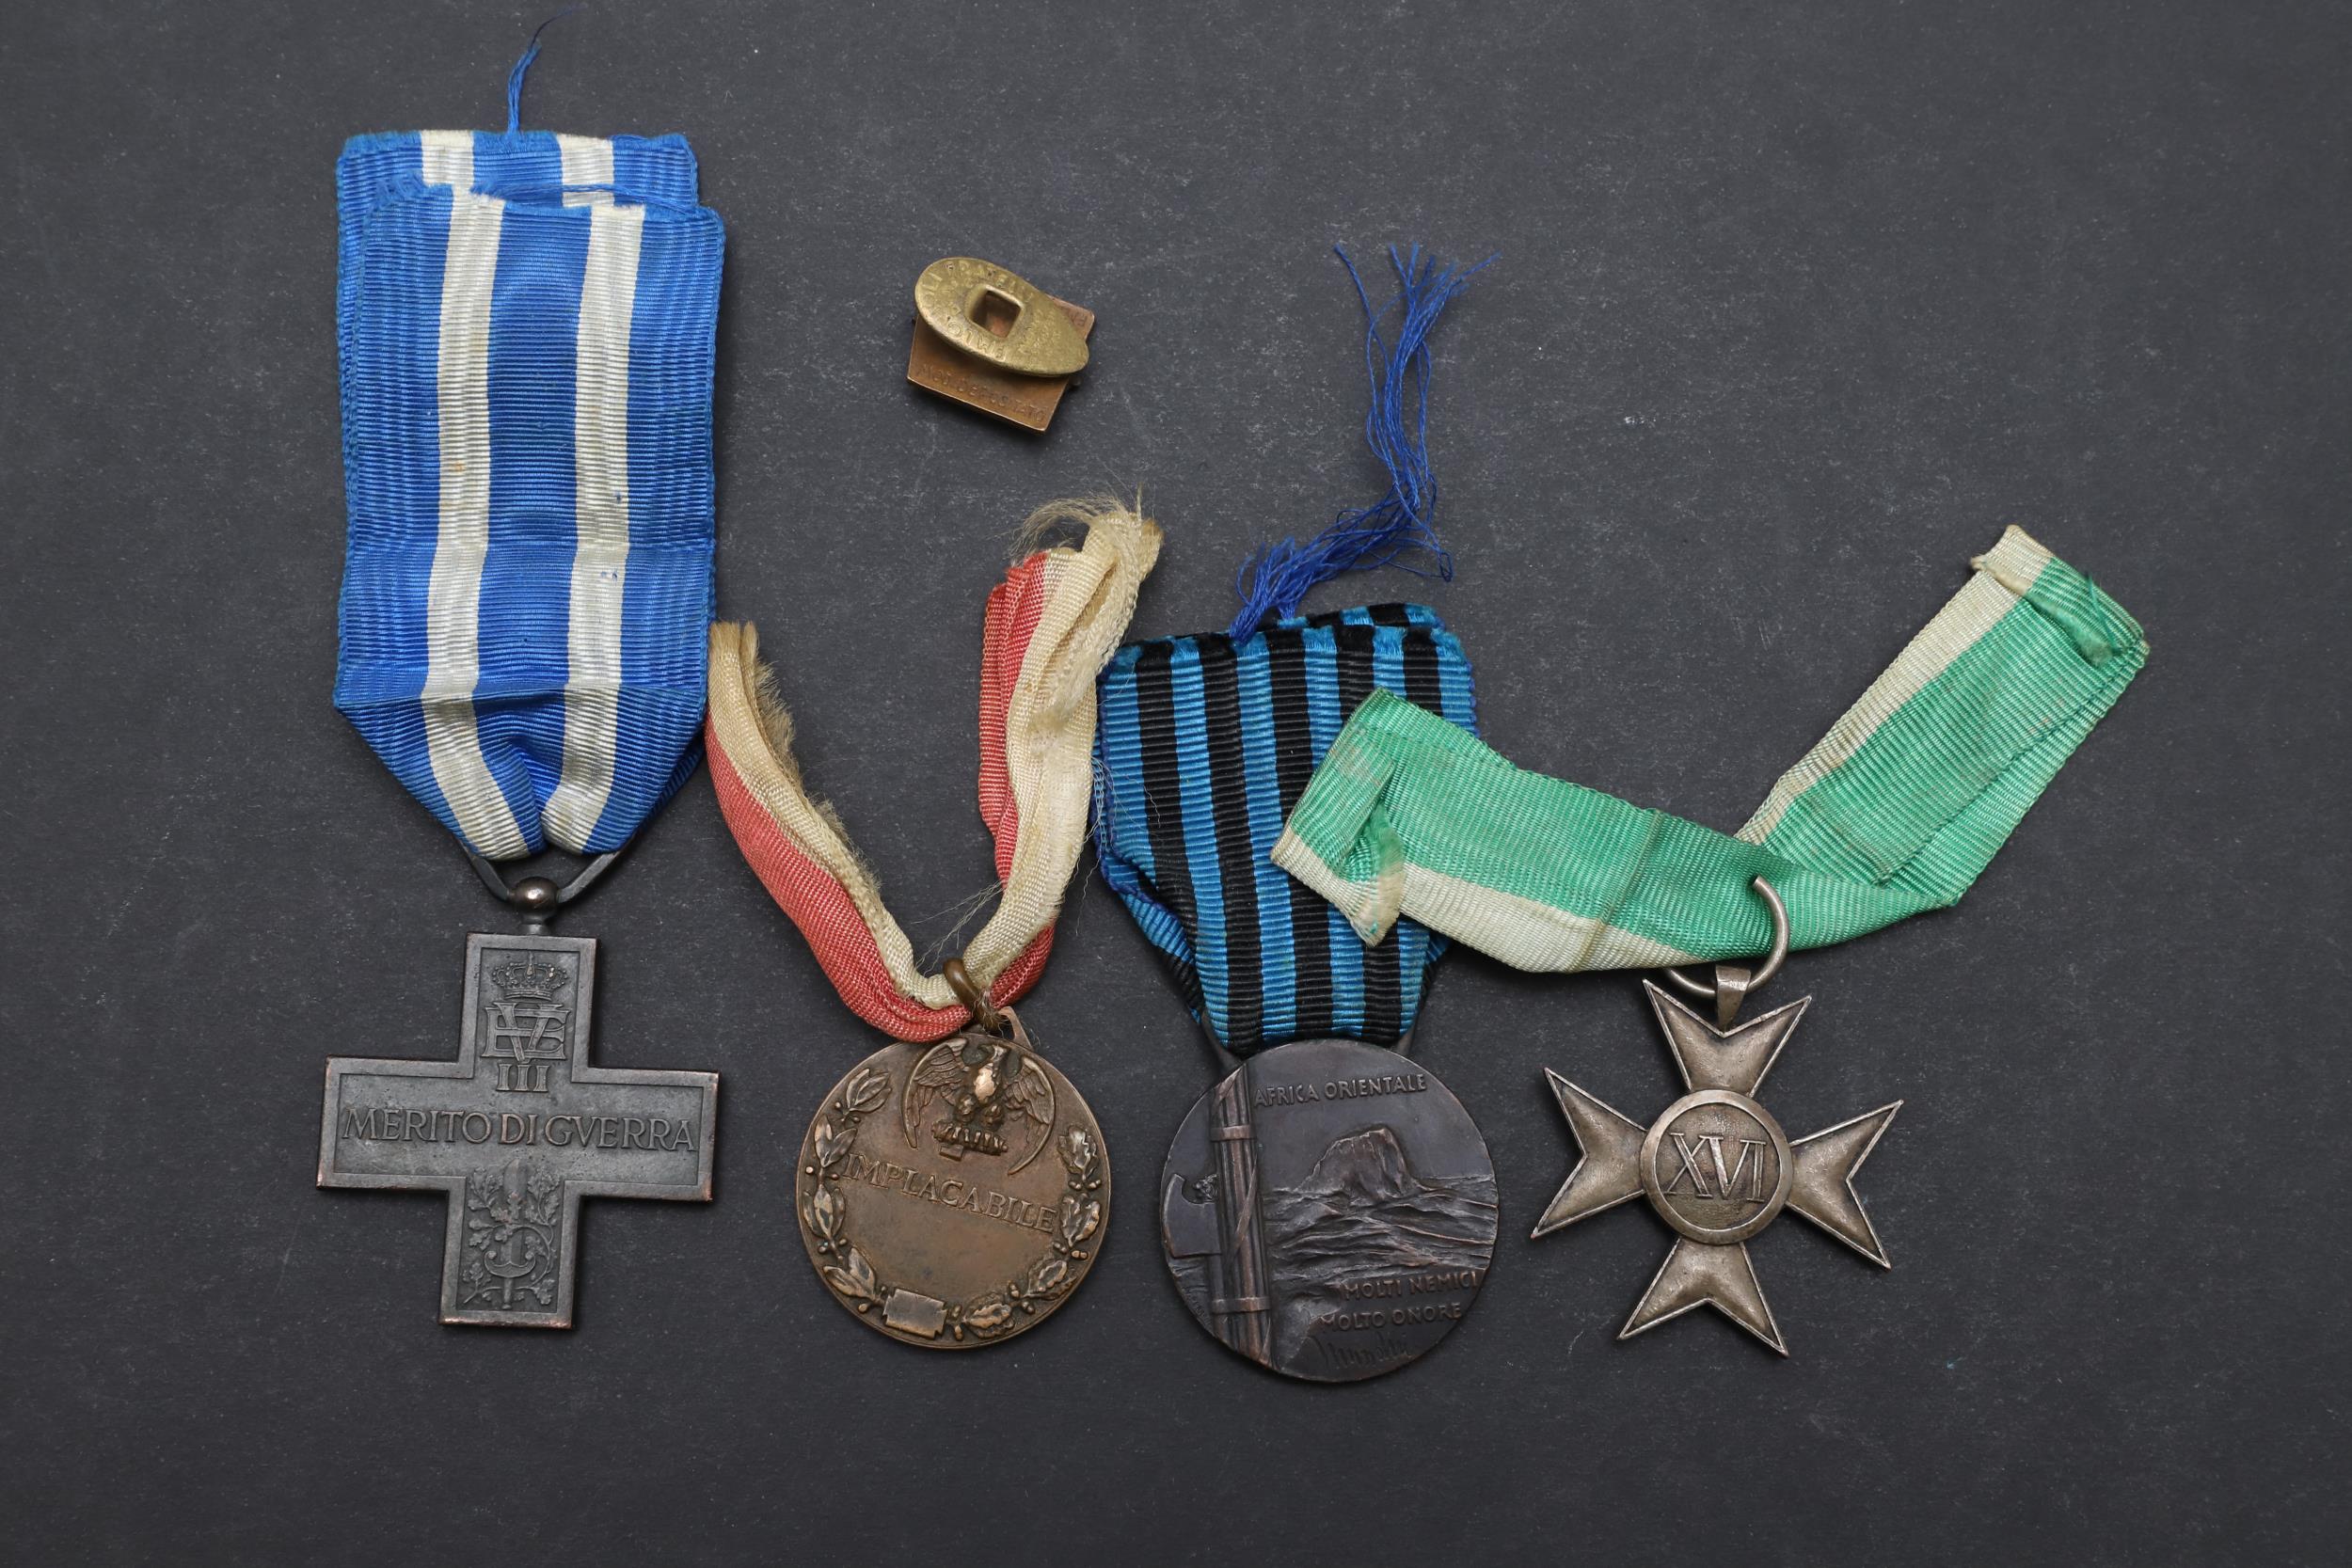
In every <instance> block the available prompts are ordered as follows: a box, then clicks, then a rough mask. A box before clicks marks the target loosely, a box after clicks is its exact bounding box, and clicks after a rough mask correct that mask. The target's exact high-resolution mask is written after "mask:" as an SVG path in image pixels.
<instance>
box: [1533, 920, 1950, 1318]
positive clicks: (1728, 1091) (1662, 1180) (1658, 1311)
mask: <svg viewBox="0 0 2352 1568" xmlns="http://www.w3.org/2000/svg"><path fill="white" fill-rule="evenodd" d="M1755 886H1756V891H1757V892H1758V893H1760V894H1762V895H1764V898H1765V900H1766V901H1767V902H1768V903H1769V904H1770V905H1771V906H1772V926H1773V944H1772V953H1771V955H1770V956H1769V957H1768V958H1766V959H1765V961H1764V963H1763V965H1762V966H1761V967H1760V968H1758V969H1757V970H1756V971H1755V972H1754V974H1750V973H1749V972H1748V970H1747V969H1746V968H1745V966H1742V965H1732V964H1724V965H1720V966H1718V969H1717V973H1716V976H1715V980H1714V983H1713V984H1712V985H1708V984H1706V983H1704V982H1700V981H1697V980H1693V979H1692V977H1691V976H1689V975H1687V974H1682V973H1681V972H1680V971H1679V970H1673V969H1670V970H1668V971H1666V974H1667V975H1668V976H1669V977H1670V978H1671V979H1673V980H1674V981H1675V983H1676V984H1677V985H1679V986H1682V987H1684V988H1686V989H1688V990H1692V991H1694V992H1701V993H1704V994H1706V995H1708V996H1711V997H1712V998H1713V999H1714V1002H1715V1017H1716V1022H1715V1023H1713V1024H1709V1023H1708V1022H1707V1021H1706V1020H1704V1019H1702V1018H1701V1017H1699V1015H1698V1014H1697V1013H1694V1012H1692V1010H1691V1009H1690V1008H1689V1007H1687V1006H1684V1005H1683V1004H1682V1003H1680V1002H1678V1001H1677V1000H1676V999H1675V998H1674V997H1673V996H1672V995H1670V994H1668V993H1667V992H1666V991H1665V990H1663V989H1661V987H1660V986H1659V985H1658V984H1657V983H1656V982H1655V981H1652V980H1644V981H1643V982H1642V990H1644V991H1645V993H1647V995H1648V997H1649V1002H1650V1006H1651V1008H1652V1009H1653V1010H1654V1011H1655V1012H1656V1013H1657V1015H1658V1022H1659V1026H1660V1027H1661V1029H1663V1030H1664V1031H1665V1034H1666V1043H1667V1045H1668V1046H1669V1047H1670V1048H1671V1049H1672V1051H1673V1053H1674V1058H1675V1065H1676V1067H1677V1068H1678V1069H1681V1073H1682V1083H1683V1086H1684V1087H1685V1088H1686V1089H1688V1090H1689V1091H1690V1092H1689V1093H1688V1094H1686V1095H1684V1096H1683V1097H1682V1098H1681V1099H1680V1100H1677V1101H1675V1102H1674V1103H1673V1104H1672V1105H1669V1106H1667V1107H1666V1109H1665V1111H1664V1112H1663V1113H1661V1115H1660V1116H1659V1117H1658V1119H1657V1120H1656V1121H1654V1122H1652V1123H1651V1124H1650V1126H1649V1128H1648V1131H1647V1132H1644V1130H1643V1128H1642V1127H1641V1125H1640V1124H1639V1123H1637V1122H1633V1121H1630V1120H1629V1119H1627V1118H1626V1117H1624V1116H1623V1115H1621V1114H1619V1113H1618V1112H1617V1111H1615V1110H1614V1109H1613V1108H1612V1107H1610V1106H1609V1105H1607V1104H1606V1103H1604V1102H1603V1101H1600V1100H1599V1099H1597V1098H1596V1097H1595V1096H1593V1095H1591V1094H1588V1093H1587V1092H1585V1091H1584V1090H1583V1089H1581V1088H1579V1087H1577V1086H1576V1085H1574V1084H1571V1083H1569V1082H1568V1081H1567V1080H1566V1079H1565V1078H1563V1077H1561V1076H1560V1075H1559V1074H1558V1073H1556V1072H1554V1071H1552V1070H1551V1069H1549V1068H1546V1069H1544V1077H1545V1078H1546V1079H1547V1080H1549V1083H1550V1085H1551V1092H1552V1094H1553V1095H1554V1096H1555V1097H1556V1098H1557V1099H1558V1100H1559V1101H1560V1114H1561V1115H1562V1116H1564V1117H1567V1120H1568V1126H1569V1128H1570V1129H1571V1130H1572V1131H1573V1132H1575V1134H1576V1142H1577V1147H1578V1148H1579V1149H1580V1150H1581V1158H1580V1159H1579V1160H1578V1161H1577V1164H1576V1168H1575V1169H1574V1170H1571V1171H1570V1172H1569V1173H1568V1179H1567V1180H1565V1181H1564V1182H1562V1183H1561V1185H1560V1191H1559V1193H1558V1194H1557V1195H1556V1196H1554V1197H1553V1198H1552V1200H1551V1203H1550V1206H1549V1208H1547V1209H1545V1211H1544V1216H1543V1218H1542V1219H1540V1220H1538V1221H1537V1222H1536V1225H1535V1231H1534V1234H1535V1235H1536V1236H1537V1237H1538V1238H1541V1237H1544V1236H1549V1234H1551V1233H1552V1232H1553V1231H1555V1230H1557V1229H1559V1228H1560V1227H1563V1226H1566V1225H1573V1224H1575V1223H1576V1222H1577V1221H1578V1220H1581V1219H1584V1218H1586V1217H1588V1216H1590V1215H1593V1214H1597V1213H1599V1212H1601V1211H1602V1210H1604V1209H1613V1208H1615V1207H1616V1206H1617V1205H1618V1204H1620V1203H1624V1202H1626V1201H1628V1200H1629V1199H1631V1198H1634V1197H1646V1198H1648V1199H1649V1203H1650V1207H1651V1208H1652V1209H1653V1210H1655V1211H1657V1213H1658V1216H1659V1218H1661V1219H1662V1220H1664V1221H1665V1222H1666V1223H1667V1224H1668V1225H1669V1226H1671V1227H1674V1229H1675V1231H1676V1233H1677V1234H1676V1240H1675V1243H1674V1246H1673V1248H1672V1249H1671V1250H1670V1251H1668V1252H1667V1254H1666V1259H1665V1261H1664V1262H1663V1263H1661V1264H1660V1265H1659V1269H1658V1274H1657V1276H1656V1277H1655V1278H1653V1279H1652V1280H1651V1281H1650V1285H1649V1289H1648V1290H1647V1291H1645V1292H1644V1293H1643V1296H1642V1299H1641V1301H1640V1302H1639V1303H1637V1304H1636V1305H1635V1307H1634V1308H1633V1315H1632V1316H1631V1317H1630V1318H1628V1319H1627V1320H1626V1324H1625V1327H1624V1329H1623V1330H1622V1331H1620V1332H1619V1333H1618V1335H1617V1338H1620V1339H1629V1338H1632V1337H1633V1336H1634V1335H1636V1334H1639V1333H1641V1332H1643V1331H1644V1330H1645V1329H1650V1328H1655V1327H1657V1326H1658V1325H1659V1324H1660V1323H1664V1322H1666V1321H1667V1320H1668V1319H1670V1318H1678V1317H1680V1316H1681V1315H1682V1314H1683V1313H1685V1312H1688V1311H1691V1310H1692V1309H1693V1308H1695V1307H1706V1306H1712V1307H1715V1309H1716V1310H1718V1311H1720V1312H1722V1313H1723V1314H1724V1316H1725V1317H1728V1318H1729V1319H1731V1321H1732V1322H1734V1323H1738V1324H1739V1325H1740V1327H1741V1328H1744V1329H1746V1330H1747V1331H1748V1332H1749V1333H1751V1334H1753V1335H1755V1336H1756V1338H1759V1339H1761V1340H1763V1341H1764V1342H1765V1343H1766V1344H1768V1345H1770V1346H1772V1349H1774V1350H1776V1351H1778V1352H1780V1353H1781V1354H1783V1355H1786V1354H1788V1345H1787V1344H1785V1343H1783V1342H1782V1339H1781V1337H1780V1325H1779V1324H1778V1323H1775V1322H1774V1321H1773V1320H1772V1308H1771V1307H1767V1306H1766V1305H1765V1304H1764V1291H1763V1289H1762V1287H1760V1286H1759V1285H1757V1283H1756V1269H1755V1267H1754V1265H1753V1264H1751V1263H1750V1261H1749V1260H1748V1249H1747V1243H1748V1241H1749V1240H1750V1239H1751V1238H1752V1237H1754V1236H1756V1235H1757V1234H1759V1233H1760V1232H1762V1231H1763V1230H1764V1229H1765V1228H1766V1227H1768V1226H1770V1225H1771V1224H1772V1221H1773V1220H1775V1219H1777V1218H1779V1217H1780V1213H1781V1212H1782V1210H1783V1209H1787V1210H1789V1211H1791V1212H1795V1213H1799V1214H1803V1215H1804V1217H1805V1218H1806V1219H1809V1220H1811V1221H1812V1222H1813V1223H1814V1224H1816V1225H1818V1226H1820V1227H1821V1228H1822V1229H1824V1230H1826V1231H1828V1232H1829V1233H1830V1234H1831V1235H1833V1236H1835V1237H1836V1238H1837V1239H1838V1240H1839V1241H1841V1242H1843V1243H1846V1244H1847V1245H1848V1246H1850V1247H1851V1248H1853V1249H1854V1250H1855V1251H1856V1252H1858V1253H1860V1254H1862V1256H1863V1257H1865V1258H1867V1259H1869V1260H1870V1261H1871V1262H1873V1263H1876V1264H1877V1265H1879V1267H1881V1268H1886V1267H1888V1266H1889V1264H1888V1262H1887V1259H1886V1249H1885V1248H1884V1247H1883V1246H1881V1245H1880V1244H1879V1238H1878V1232H1877V1231H1876V1230H1874V1229H1872V1228H1871V1226H1870V1218H1869V1216H1868V1215H1867V1214H1866V1213H1865V1212H1863V1209H1862V1199H1861V1197H1860V1196H1858V1195H1857V1194H1856V1193H1855V1192H1854V1189H1853V1178H1854V1173H1855V1172H1856V1171H1858V1170H1860V1169H1861V1168H1862V1163H1863V1162H1864V1161H1865V1160H1867V1159H1868V1158H1869V1157H1870V1151H1871V1150H1872V1149H1873V1148H1877V1147H1878V1141H1879V1139H1880V1137H1881V1136H1882V1135H1883V1134H1884V1132H1886V1129H1887V1125H1888V1124H1889V1123H1890V1122H1892V1121H1893V1120H1894V1119H1895V1113H1896V1112H1898V1111H1899V1110H1901V1109H1902V1106H1903V1102H1902V1101H1899V1100H1898V1101H1895V1102H1894V1103H1893V1104H1891V1105H1883V1106H1881V1107H1879V1109H1877V1110H1875V1111H1872V1112H1869V1113H1868V1114H1867V1115H1864V1116H1859V1117H1854V1118H1852V1119H1851V1120H1850V1121H1844V1122H1840V1123H1838V1124H1837V1125H1836V1126H1835V1127H1832V1128H1829V1129H1827V1130H1826V1131H1823V1132H1816V1133H1814V1134H1813V1135H1812V1136H1811V1137H1807V1138H1797V1139H1794V1140H1791V1139H1790V1138H1789V1137H1788V1134H1787V1133H1785V1132H1782V1131H1781V1130H1780V1123H1779V1122H1778V1121H1777V1120H1775V1119H1773V1117H1772V1113H1771V1112H1770V1111H1767V1110H1766V1109H1765V1108H1764V1107H1763V1106H1762V1105H1761V1104H1759V1103H1758V1102H1757V1101H1756V1098H1755V1097H1756V1091H1757V1089H1758V1088H1759V1087H1761V1085H1763V1082H1764V1075H1765V1074H1766V1073H1767V1072H1770V1071H1771V1070H1772V1063H1773V1062H1774V1061H1776V1060H1777V1059H1778V1058H1779V1056H1780V1053H1781V1049H1782V1047H1784V1046H1785V1045H1787V1044H1788V1037H1789V1036H1790V1035H1791V1034H1793V1033H1795V1031H1796V1027H1797V1021H1798V1020H1799V1019H1801V1018H1803V1017H1804V1010H1805V1008H1806V1006H1809V1005H1810V1004H1811V1003H1812V1000H1813V999H1812V998H1811V997H1809V996H1807V997H1801V998H1799V999H1798V1000H1797V1001H1794V1002H1791V1003H1789V1004H1788V1006H1783V1007H1776V1008H1774V1009H1773V1010H1772V1011H1771V1012H1769V1013H1766V1014H1764V1015H1763V1016H1762V1017H1760V1018H1756V1019H1752V1020H1750V1021H1749V1022H1746V1023H1742V1024H1738V1025H1737V1026H1736V1027H1735V1026H1734V1022H1735V1020H1736V1019H1737V1018H1738V1015H1739V1011H1740V1003H1741V1001H1742V1000H1744V999H1745V997H1746V996H1747V995H1748V994H1749V993H1750V992H1751V991H1753V990H1756V988H1758V987H1760V986H1762V985H1763V984H1764V983H1765V982H1766V981H1768V980H1770V979H1771V978H1772V975H1773V974H1775V973H1777V972H1778V971H1779V969H1780V965H1781V960H1782V959H1783V958H1787V957H1788V911H1787V909H1786V907H1785V906H1784V905H1783V904H1782V903H1781V901H1780V895H1778V894H1776V893H1774V892H1773V891H1772V884H1771V883H1770V882H1768V881H1766V880H1765V879H1763V878H1761V877H1758V878H1756V882H1755Z"/></svg>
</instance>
